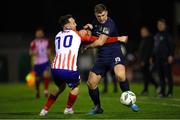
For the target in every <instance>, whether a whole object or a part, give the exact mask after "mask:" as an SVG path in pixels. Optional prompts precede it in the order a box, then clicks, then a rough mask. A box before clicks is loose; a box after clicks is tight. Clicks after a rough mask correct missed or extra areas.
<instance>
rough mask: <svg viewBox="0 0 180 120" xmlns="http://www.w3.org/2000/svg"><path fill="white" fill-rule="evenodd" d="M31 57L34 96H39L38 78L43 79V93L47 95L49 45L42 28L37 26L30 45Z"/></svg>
mask: <svg viewBox="0 0 180 120" xmlns="http://www.w3.org/2000/svg"><path fill="white" fill-rule="evenodd" d="M30 55H31V57H32V70H34V71H35V73H36V81H35V85H36V86H35V87H36V98H39V97H40V88H39V87H40V79H43V81H44V95H45V96H46V97H47V96H48V83H49V78H50V63H49V57H50V46H49V40H48V39H47V38H45V33H44V30H43V28H37V29H36V31H35V38H34V40H33V41H32V42H31V45H30Z"/></svg>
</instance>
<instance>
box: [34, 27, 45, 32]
mask: <svg viewBox="0 0 180 120" xmlns="http://www.w3.org/2000/svg"><path fill="white" fill-rule="evenodd" d="M35 31H43V32H44V28H43V27H42V26H38V27H37V28H36V30H35Z"/></svg>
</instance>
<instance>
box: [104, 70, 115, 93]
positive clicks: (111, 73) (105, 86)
mask: <svg viewBox="0 0 180 120" xmlns="http://www.w3.org/2000/svg"><path fill="white" fill-rule="evenodd" d="M108 75H109V76H110V77H111V79H112V82H113V91H114V93H116V92H117V91H118V88H117V79H116V76H115V74H114V72H113V71H109V72H107V73H106V75H105V76H104V79H103V85H104V88H103V93H107V92H108V78H109V77H108Z"/></svg>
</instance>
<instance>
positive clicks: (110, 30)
mask: <svg viewBox="0 0 180 120" xmlns="http://www.w3.org/2000/svg"><path fill="white" fill-rule="evenodd" d="M92 25H93V30H92V34H93V35H94V36H99V35H100V34H105V35H107V36H109V37H117V36H119V34H118V30H117V27H116V25H115V23H114V21H113V20H112V19H111V18H109V17H108V19H107V21H106V22H105V23H103V24H101V23H99V22H98V21H97V20H96V19H95V20H94V21H93V22H92ZM117 51H121V49H120V42H115V43H111V44H106V45H103V46H101V47H98V53H97V60H101V59H103V61H104V60H107V59H109V58H112V57H113V56H114V54H115V53H116V52H117Z"/></svg>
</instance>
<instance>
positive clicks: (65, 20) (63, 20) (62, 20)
mask: <svg viewBox="0 0 180 120" xmlns="http://www.w3.org/2000/svg"><path fill="white" fill-rule="evenodd" d="M69 18H73V16H72V15H71V14H67V15H63V16H61V17H60V18H59V24H60V25H61V26H64V25H65V24H67V23H69Z"/></svg>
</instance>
